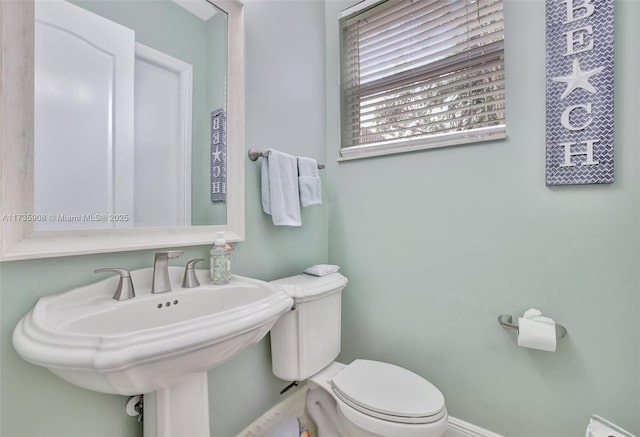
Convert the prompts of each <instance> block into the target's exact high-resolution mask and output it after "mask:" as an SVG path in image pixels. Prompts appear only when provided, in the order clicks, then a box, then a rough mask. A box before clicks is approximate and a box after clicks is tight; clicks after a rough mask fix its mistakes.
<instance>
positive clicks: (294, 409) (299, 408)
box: [236, 387, 503, 437]
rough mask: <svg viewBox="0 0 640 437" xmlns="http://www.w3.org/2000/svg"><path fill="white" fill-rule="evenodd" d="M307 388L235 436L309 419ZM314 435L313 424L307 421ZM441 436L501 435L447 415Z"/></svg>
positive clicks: (250, 436)
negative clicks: (284, 421)
mask: <svg viewBox="0 0 640 437" xmlns="http://www.w3.org/2000/svg"><path fill="white" fill-rule="evenodd" d="M306 392H307V389H306V387H302V388H301V389H299V390H298V391H297V392H296V393H294V394H292V395H291V396H289V397H287V398H286V399H284V400H282V401H281V402H279V403H277V404H276V405H274V406H273V407H272V408H271V409H269V411H267V412H266V413H264V414H263V415H262V416H260V417H259V418H257V419H256V420H255V421H253V423H251V424H250V425H249V426H247V427H246V428H245V429H244V430H243V431H242V432H241V433H240V434H238V435H237V436H236V437H259V436H264V435H266V434H267V433H268V432H269V430H270V429H271V427H273V426H274V425H275V424H276V423H277V422H279V421H280V420H282V418H283V417H286V416H293V417H302V419H303V422H307V421H311V418H309V417H308V416H307V415H306V413H305V412H304V410H305V408H304V402H305V397H306ZM307 425H308V427H309V428H311V430H312V431H313V435H315V426H313V424H311V423H309V422H307ZM443 437H503V436H501V435H500V434H496V433H495V432H492V431H489V430H486V429H484V428H480V427H479V426H476V425H473V424H471V423H468V422H465V421H464V420H460V419H456V418H455V417H451V416H449V429H447V432H446V433H445V435H444V436H443Z"/></svg>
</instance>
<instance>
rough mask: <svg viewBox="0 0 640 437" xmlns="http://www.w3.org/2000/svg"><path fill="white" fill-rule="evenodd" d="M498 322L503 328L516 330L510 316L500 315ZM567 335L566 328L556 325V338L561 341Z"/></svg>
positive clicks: (515, 325)
mask: <svg viewBox="0 0 640 437" xmlns="http://www.w3.org/2000/svg"><path fill="white" fill-rule="evenodd" d="M498 322H500V324H501V325H502V326H504V327H505V328H509V329H515V330H516V331H517V330H518V325H517V324H515V323H513V316H512V315H511V314H500V315H499V316H498ZM566 335H567V328H565V327H564V326H562V325H558V324H557V323H556V338H557V339H561V338H562V337H564V336H566Z"/></svg>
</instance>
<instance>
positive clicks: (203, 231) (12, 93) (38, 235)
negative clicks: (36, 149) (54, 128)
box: [0, 0, 245, 261]
mask: <svg viewBox="0 0 640 437" xmlns="http://www.w3.org/2000/svg"><path fill="white" fill-rule="evenodd" d="M208 1H209V2H210V3H212V4H213V5H214V6H216V7H217V8H219V9H221V10H223V11H224V12H226V13H227V16H228V22H227V23H228V24H227V26H228V27H227V33H228V38H227V94H226V95H227V143H228V144H227V166H228V167H227V175H228V176H227V205H226V206H227V208H226V209H227V223H226V224H225V225H215V226H183V227H157V228H137V229H135V228H134V229H104V230H78V231H35V230H34V223H33V221H32V220H33V218H34V216H33V214H34V204H33V200H34V183H33V118H34V116H33V95H34V91H33V82H34V79H33V78H34V73H33V71H34V62H33V53H34V49H33V44H34V2H33V0H22V1H9V2H7V1H0V49H1V51H0V70H1V72H2V73H1V74H2V76H1V78H0V171H1V172H2V173H1V175H0V182H1V184H2V186H1V187H0V191H1V193H0V261H12V260H22V259H32V258H48V257H57V256H69V255H83V254H90V253H105V252H121V251H128V250H140V249H154V248H164V247H181V246H196V245H202V244H210V243H212V242H213V240H214V239H215V234H216V232H219V231H224V232H225V238H226V239H227V240H228V241H243V240H244V232H245V230H244V226H245V222H244V148H245V146H244V101H245V64H244V59H245V57H244V5H243V4H242V2H241V1H239V0H208ZM29 214H31V216H29ZM30 220H31V221H30Z"/></svg>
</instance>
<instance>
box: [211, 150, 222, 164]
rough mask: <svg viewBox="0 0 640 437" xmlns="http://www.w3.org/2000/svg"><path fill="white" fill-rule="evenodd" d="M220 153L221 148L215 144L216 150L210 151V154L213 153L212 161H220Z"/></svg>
mask: <svg viewBox="0 0 640 437" xmlns="http://www.w3.org/2000/svg"><path fill="white" fill-rule="evenodd" d="M221 153H222V150H220V149H219V148H218V146H216V151H215V152H213V153H212V155H213V162H216V161H220V162H222V159H221V158H220V154H221Z"/></svg>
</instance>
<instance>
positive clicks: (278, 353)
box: [271, 284, 342, 381]
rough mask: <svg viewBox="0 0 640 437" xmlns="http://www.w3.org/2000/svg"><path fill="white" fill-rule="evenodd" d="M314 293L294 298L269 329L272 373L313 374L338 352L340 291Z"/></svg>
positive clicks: (289, 378) (284, 375) (291, 377)
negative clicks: (283, 313)
mask: <svg viewBox="0 0 640 437" xmlns="http://www.w3.org/2000/svg"><path fill="white" fill-rule="evenodd" d="M274 285H277V284H274ZM314 297H315V299H304V300H303V301H300V302H298V301H297V302H296V309H295V310H293V311H289V312H288V313H286V314H285V315H284V316H282V317H281V318H280V320H278V322H277V323H276V324H275V326H274V327H273V328H272V329H271V358H272V367H273V374H274V375H275V376H277V377H278V378H280V379H283V380H285V381H303V380H305V379H307V378H309V377H310V376H313V375H315V374H316V373H318V372H319V371H320V370H322V369H323V368H325V367H326V366H328V365H329V364H331V363H332V362H333V360H335V358H336V357H337V356H338V354H339V353H340V325H341V318H340V312H341V303H342V293H341V291H340V290H338V291H335V292H333V293H332V294H331V295H327V294H324V295H322V296H314ZM296 300H297V299H296Z"/></svg>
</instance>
